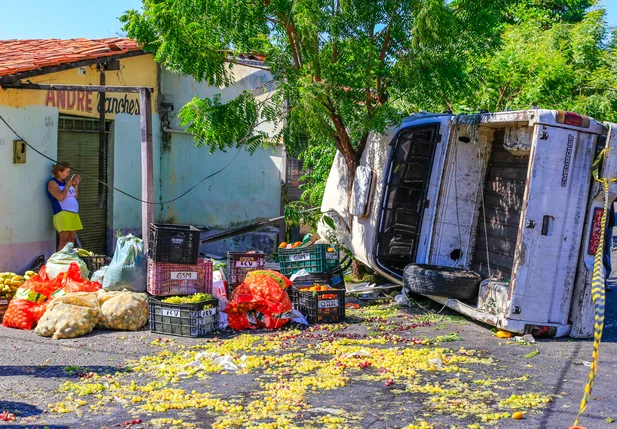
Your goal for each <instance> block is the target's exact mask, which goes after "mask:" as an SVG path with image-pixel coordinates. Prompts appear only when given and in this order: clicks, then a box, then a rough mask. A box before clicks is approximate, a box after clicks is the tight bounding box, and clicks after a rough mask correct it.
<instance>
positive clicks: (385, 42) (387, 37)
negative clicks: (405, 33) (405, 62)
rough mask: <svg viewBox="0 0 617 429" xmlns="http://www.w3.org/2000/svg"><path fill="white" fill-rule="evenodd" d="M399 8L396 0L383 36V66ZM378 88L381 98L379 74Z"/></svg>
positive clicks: (380, 62)
mask: <svg viewBox="0 0 617 429" xmlns="http://www.w3.org/2000/svg"><path fill="white" fill-rule="evenodd" d="M397 8H398V1H395V2H394V7H393V8H392V13H391V14H390V22H388V26H387V27H386V34H385V36H384V38H383V43H382V45H381V52H380V53H379V66H380V67H381V66H383V64H384V61H385V59H386V54H387V53H388V47H389V45H390V37H391V35H392V25H393V24H394V18H395V16H396V9H397ZM375 87H376V90H377V97H378V98H381V90H382V84H381V76H380V75H378V76H377V81H376V84H375Z"/></svg>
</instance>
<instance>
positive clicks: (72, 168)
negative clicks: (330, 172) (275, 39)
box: [0, 0, 296, 205]
mask: <svg viewBox="0 0 617 429" xmlns="http://www.w3.org/2000/svg"><path fill="white" fill-rule="evenodd" d="M295 1H296V0H292V1H291V5H290V8H289V15H288V19H287V23H286V25H285V29H286V30H289V22H290V20H291V15H292V13H293V8H294V5H295ZM281 63H282V57H280V58H279V68H280V66H281ZM120 73H122V70H120ZM116 75H118V79H119V80H120V75H119V74H118V73H116ZM272 82H274V79H272V80H270V81H267V82H265V83H264V84H261V85H259V86H258V87H257V88H255V89H253V91H252V92H253V94H254V93H255V92H256V91H257V90H258V89H261V88H263V87H265V86H266V85H269V84H270V83H272ZM266 101H267V100H266ZM0 120H1V121H2V122H4V125H6V126H7V127H8V129H9V130H11V132H12V133H13V134H15V136H16V137H17V138H18V139H19V140H21V141H23V142H24V143H25V144H26V146H28V147H29V148H30V149H32V150H33V151H34V152H36V153H37V154H39V155H40V156H42V157H43V158H45V159H47V160H49V161H51V162H53V163H54V164H59V163H60V162H58V161H57V160H55V159H53V158H51V157H49V156H47V155H45V154H44V153H43V152H41V151H40V150H38V149H37V148H36V147H34V146H32V145H31V144H30V143H28V141H27V140H26V139H24V138H23V137H21V136H20V135H19V134H18V133H17V131H15V129H14V128H13V127H11V125H10V124H9V123H8V122H7V121H6V120H5V119H4V117H3V116H2V115H0ZM253 125H255V124H253ZM249 134H250V131H249V133H247V135H246V136H244V137H243V138H242V139H241V140H240V143H239V144H240V147H239V148H238V151H237V152H236V154H235V155H234V156H233V158H232V159H231V160H230V161H229V162H228V163H227V164H226V165H225V166H224V167H223V168H221V169H219V170H217V171H215V172H214V173H212V174H210V175H208V176H206V177H204V178H203V179H201V180H200V181H199V182H197V183H196V184H195V185H193V186H191V187H190V188H189V189H187V190H186V191H185V192H183V193H182V194H180V195H178V196H177V197H175V198H172V199H171V200H168V201H159V202H157V201H146V200H142V199H141V198H139V197H136V196H134V195H131V194H129V193H128V192H126V191H123V190H122V189H118V188H116V187H115V186H112V185H110V184H108V183H107V182H104V181H102V180H100V179H99V178H97V177H94V176H92V175H90V174H88V173H86V172H84V171H81V170H78V169H77V168H74V167H71V170H73V171H76V172H77V173H79V174H81V175H83V176H85V177H88V178H90V179H92V180H94V181H96V182H98V183H100V184H102V185H103V186H105V187H107V188H109V189H113V190H114V191H116V192H118V193H120V194H122V195H125V196H127V197H129V198H131V199H133V200H135V201H138V202H140V203H144V204H149V205H166V204H171V203H173V202H175V201H178V200H179V199H181V198H183V197H184V196H186V195H187V194H188V193H189V192H191V191H192V190H193V189H195V188H197V187H198V186H199V185H201V184H202V183H203V182H205V181H206V180H208V179H210V178H212V177H214V176H216V175H217V174H220V173H222V172H223V171H224V170H225V169H226V168H227V167H229V166H230V165H231V164H232V163H233V162H234V161H235V159H236V158H237V157H238V155H239V154H240V151H241V150H242V149H243V146H242V145H241V143H242V142H243V141H244V140H246V138H247V137H248V135H249Z"/></svg>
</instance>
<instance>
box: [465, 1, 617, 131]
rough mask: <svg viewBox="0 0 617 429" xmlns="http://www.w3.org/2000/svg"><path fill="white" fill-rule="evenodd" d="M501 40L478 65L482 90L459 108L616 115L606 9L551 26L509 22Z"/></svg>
mask: <svg viewBox="0 0 617 429" xmlns="http://www.w3.org/2000/svg"><path fill="white" fill-rule="evenodd" d="M526 16H527V15H526ZM502 39H503V45H502V47H501V48H500V49H499V50H498V51H497V52H494V53H492V54H491V55H488V56H486V57H485V58H484V59H482V60H481V61H480V62H479V63H478V64H477V68H476V75H477V85H478V89H477V91H475V92H471V93H469V94H468V95H467V96H466V97H464V98H461V99H460V101H459V103H458V106H457V107H458V108H459V109H469V110H479V109H486V110H489V111H499V110H504V109H510V110H516V109H528V108H531V107H533V106H538V107H543V108H552V109H563V110H571V111H576V112H579V113H582V114H587V115H589V116H592V117H594V118H595V119H598V120H610V121H615V120H617V91H615V89H616V88H617V67H616V66H615V63H616V61H617V50H616V49H615V47H614V43H615V36H614V34H613V35H611V34H610V33H609V29H608V27H607V25H606V22H605V12H604V10H602V9H597V10H596V9H594V10H590V11H589V12H587V13H586V14H585V15H584V16H583V17H582V18H581V20H580V21H578V22H576V23H569V22H561V21H560V22H556V23H554V24H552V25H551V26H550V27H548V28H542V27H541V26H539V23H538V21H536V20H533V19H530V20H527V21H523V22H521V23H516V24H509V25H507V26H506V27H505V28H504V31H503V35H502Z"/></svg>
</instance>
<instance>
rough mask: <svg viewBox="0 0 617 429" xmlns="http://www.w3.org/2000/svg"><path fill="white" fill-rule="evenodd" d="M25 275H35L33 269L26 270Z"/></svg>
mask: <svg viewBox="0 0 617 429" xmlns="http://www.w3.org/2000/svg"><path fill="white" fill-rule="evenodd" d="M25 275H26V276H28V277H32V276H35V275H36V273H35V272H34V271H26V274H25Z"/></svg>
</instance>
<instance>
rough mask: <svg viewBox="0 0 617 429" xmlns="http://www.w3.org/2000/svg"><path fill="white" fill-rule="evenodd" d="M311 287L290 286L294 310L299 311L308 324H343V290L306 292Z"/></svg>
mask: <svg viewBox="0 0 617 429" xmlns="http://www.w3.org/2000/svg"><path fill="white" fill-rule="evenodd" d="M311 286H312V285H311ZM311 286H296V285H293V286H292V301H293V306H294V308H295V309H296V310H298V311H300V312H301V313H302V314H303V315H304V316H305V317H306V320H307V321H308V322H309V323H310V324H315V323H341V322H343V321H344V320H345V290H344V289H330V290H323V291H309V290H306V289H309V288H310V287H311Z"/></svg>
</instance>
